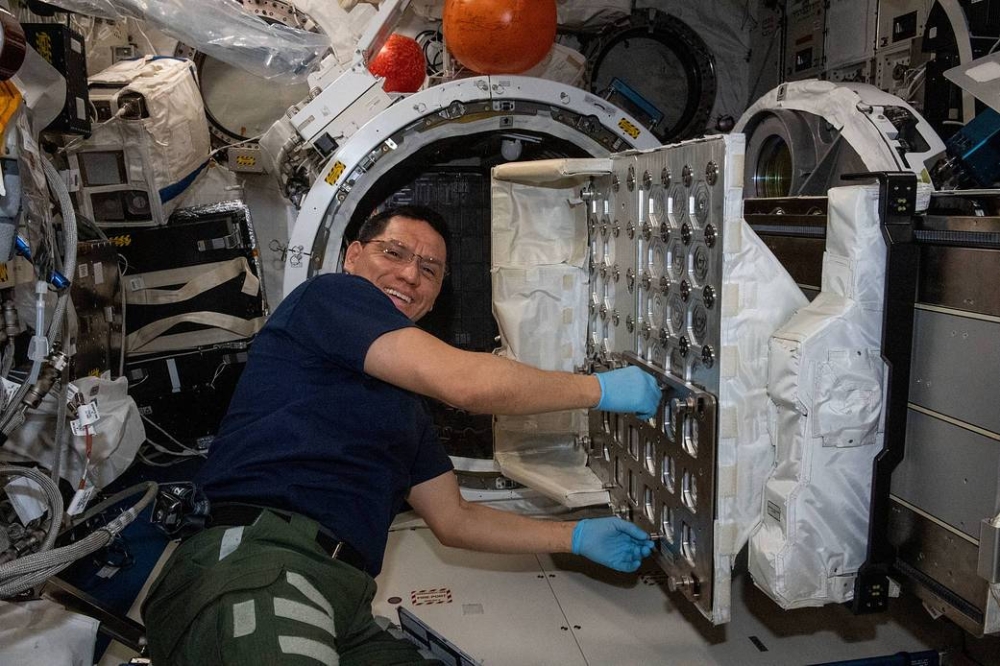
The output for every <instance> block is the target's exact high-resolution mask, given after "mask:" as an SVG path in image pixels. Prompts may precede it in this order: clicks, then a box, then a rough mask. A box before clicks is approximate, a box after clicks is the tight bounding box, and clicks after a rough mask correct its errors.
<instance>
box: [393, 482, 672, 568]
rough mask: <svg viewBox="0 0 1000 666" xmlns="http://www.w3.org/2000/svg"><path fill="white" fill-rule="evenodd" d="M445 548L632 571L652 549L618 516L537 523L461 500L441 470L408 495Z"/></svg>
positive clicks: (639, 532)
mask: <svg viewBox="0 0 1000 666" xmlns="http://www.w3.org/2000/svg"><path fill="white" fill-rule="evenodd" d="M408 501H409V503H410V506H412V507H413V508H414V509H415V510H416V512H417V513H418V514H420V517H421V518H423V519H424V521H425V522H426V523H427V525H428V527H430V528H431V531H432V532H434V536H436V537H437V538H438V540H439V541H440V542H441V543H443V544H444V545H446V546H453V547H455V548H467V549H469V550H481V551H486V552H491V553H575V554H577V555H583V556H584V557H587V558H589V559H591V560H593V561H594V562H597V563H599V564H603V565H604V566H606V567H611V568H612V569H617V570H618V571H635V570H636V569H638V568H639V564H640V563H641V562H642V559H643V558H645V557H646V556H648V555H649V554H650V553H651V552H652V550H653V542H652V541H650V540H649V535H648V534H646V533H645V532H643V531H642V530H641V529H639V528H638V527H636V526H635V525H633V524H631V523H627V522H625V521H624V520H622V519H620V518H597V519H589V520H588V519H585V520H581V521H579V522H568V521H567V522H560V521H549V520H537V519H534V518H528V517H526V516H520V515H517V514H514V513H508V512H506V511H497V510H496V509H490V508H487V507H485V506H481V505H479V504H476V503H474V502H466V501H465V500H464V499H462V496H461V493H460V492H459V490H458V482H457V481H456V480H455V475H454V474H452V473H451V472H446V473H445V474H441V475H440V476H438V477H436V478H433V479H430V480H429V481H425V482H423V483H420V484H418V485H416V486H414V487H413V488H412V489H411V490H410V495H409V497H408Z"/></svg>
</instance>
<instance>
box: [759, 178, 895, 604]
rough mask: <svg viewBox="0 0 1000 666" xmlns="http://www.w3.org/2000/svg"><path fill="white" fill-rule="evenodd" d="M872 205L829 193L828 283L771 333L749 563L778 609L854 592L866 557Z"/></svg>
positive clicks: (850, 193)
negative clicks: (767, 426) (767, 462)
mask: <svg viewBox="0 0 1000 666" xmlns="http://www.w3.org/2000/svg"><path fill="white" fill-rule="evenodd" d="M877 206H878V188H877V187H875V186H863V187H845V188H835V189H832V190H830V191H829V222H828V227H827V243H826V254H825V255H824V259H823V281H822V289H823V291H822V293H821V294H820V295H819V296H818V297H817V298H816V299H815V300H814V301H813V302H812V303H810V304H809V305H808V306H807V307H804V308H802V309H801V310H799V311H798V313H797V314H796V315H795V316H794V317H792V319H791V320H790V321H789V322H788V323H787V324H785V325H784V326H782V327H781V328H780V329H779V330H778V331H777V332H776V333H775V334H774V335H773V336H772V338H771V343H770V360H769V380H768V394H769V396H770V399H771V419H772V423H771V431H772V436H773V441H774V446H775V456H776V461H775V466H774V469H773V471H772V473H771V476H770V478H769V479H768V481H767V485H766V486H765V488H764V507H763V516H762V522H761V524H760V527H759V528H758V529H757V530H756V532H755V533H754V534H753V535H752V537H751V539H750V558H749V566H750V572H751V574H752V575H753V578H754V582H755V583H756V584H757V586H758V587H760V588H761V589H762V590H764V591H765V592H766V593H767V594H768V595H769V596H770V597H771V598H772V599H774V600H775V601H776V602H777V603H778V604H779V605H780V606H781V607H783V608H797V607H803V606H819V605H823V604H826V603H833V602H845V601H848V600H850V599H851V598H852V596H853V586H854V578H855V575H856V572H857V569H858V567H859V566H860V565H861V564H862V563H863V562H864V559H865V555H866V550H867V543H868V538H867V536H868V532H867V531H868V511H869V500H870V492H871V476H872V460H873V458H874V456H875V455H876V454H877V453H878V452H879V451H880V450H881V448H882V436H883V434H882V403H883V390H884V378H885V364H884V362H883V361H882V359H881V356H880V351H879V349H880V339H881V330H882V299H883V288H884V284H885V243H884V241H883V239H882V235H881V230H880V227H879V222H878V213H877Z"/></svg>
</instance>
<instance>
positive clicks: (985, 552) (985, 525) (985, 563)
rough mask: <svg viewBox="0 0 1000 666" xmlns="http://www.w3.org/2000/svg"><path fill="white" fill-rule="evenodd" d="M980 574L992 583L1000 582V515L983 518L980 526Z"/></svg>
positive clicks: (978, 568) (977, 569) (978, 570)
mask: <svg viewBox="0 0 1000 666" xmlns="http://www.w3.org/2000/svg"><path fill="white" fill-rule="evenodd" d="M976 571H977V572H978V573H979V575H980V576H981V577H983V578H985V579H986V580H987V581H988V582H989V583H990V585H996V584H997V583H1000V516H997V517H996V518H993V519H992V520H990V519H989V518H983V522H982V524H980V526H979V566H978V567H977V568H976Z"/></svg>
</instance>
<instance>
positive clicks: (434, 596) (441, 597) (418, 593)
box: [410, 587, 451, 606]
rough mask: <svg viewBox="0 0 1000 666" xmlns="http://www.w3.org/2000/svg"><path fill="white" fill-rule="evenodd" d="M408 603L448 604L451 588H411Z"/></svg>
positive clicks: (418, 604)
mask: <svg viewBox="0 0 1000 666" xmlns="http://www.w3.org/2000/svg"><path fill="white" fill-rule="evenodd" d="M410 603H411V604H413V605H414V606H430V605H431V604H450V603H451V590H449V589H448V588H446V587H439V588H436V589H433V590H413V591H412V592H410Z"/></svg>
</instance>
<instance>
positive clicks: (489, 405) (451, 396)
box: [365, 327, 601, 414]
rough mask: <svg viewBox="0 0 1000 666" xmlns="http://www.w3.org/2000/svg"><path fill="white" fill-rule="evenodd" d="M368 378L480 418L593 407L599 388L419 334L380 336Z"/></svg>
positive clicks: (587, 378)
mask: <svg viewBox="0 0 1000 666" xmlns="http://www.w3.org/2000/svg"><path fill="white" fill-rule="evenodd" d="M365 372H366V373H368V374H369V375H372V376H373V377H377V378H378V379H381V380H382V381H385V382H388V383H390V384H394V385H396V386H399V387H400V388H404V389H407V390H410V391H413V392H414V393H420V394H422V395H426V396H429V397H432V398H436V399H438V400H441V401H442V402H446V403H448V404H449V405H452V406H454V407H459V408H461V409H465V410H468V411H471V412H477V413H482V414H487V413H489V414H539V413H543V412H554V411H559V410H562V409H578V408H587V407H594V406H595V405H597V403H598V401H599V400H600V399H601V386H600V383H599V382H598V380H597V378H596V377H595V376H593V375H578V374H573V373H570V372H554V371H545V370H539V369H537V368H533V367H531V366H529V365H525V364H523V363H517V362H515V361H511V360H510V359H505V358H501V357H499V356H494V355H492V354H485V353H477V352H468V351H464V350H461V349H457V348H455V347H452V346H451V345H448V344H446V343H444V342H442V341H441V340H439V339H437V338H436V337H434V336H433V335H430V334H429V333H426V332H424V331H421V330H420V329H419V328H415V327H409V328H404V329H400V330H396V331H392V332H390V333H386V334H385V335H382V336H380V337H379V338H378V339H377V340H375V342H373V343H372V345H371V347H369V348H368V354H367V355H366V356H365Z"/></svg>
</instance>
